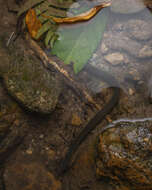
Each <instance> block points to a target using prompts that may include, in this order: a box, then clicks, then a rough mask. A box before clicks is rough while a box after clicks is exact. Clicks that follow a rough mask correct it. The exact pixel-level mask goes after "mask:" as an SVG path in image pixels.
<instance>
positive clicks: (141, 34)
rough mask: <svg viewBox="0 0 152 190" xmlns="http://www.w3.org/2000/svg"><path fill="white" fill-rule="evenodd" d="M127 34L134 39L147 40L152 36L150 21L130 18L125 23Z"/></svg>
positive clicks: (151, 23)
mask: <svg viewBox="0 0 152 190" xmlns="http://www.w3.org/2000/svg"><path fill="white" fill-rule="evenodd" d="M125 28H126V30H127V33H128V35H129V36H130V37H131V38H134V39H136V40H148V39H151V37H152V22H151V21H149V22H146V21H144V20H139V19H132V20H129V21H128V22H127V23H126V24H125Z"/></svg>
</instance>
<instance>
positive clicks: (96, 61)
mask: <svg viewBox="0 0 152 190" xmlns="http://www.w3.org/2000/svg"><path fill="white" fill-rule="evenodd" d="M82 2H83V1H82ZM82 2H81V3H82ZM75 4H76V3H74V4H72V5H71V7H72V8H69V11H68V12H67V15H70V14H69V12H72V11H73V7H76V6H78V5H75ZM77 4H78V3H77ZM88 4H89V6H90V7H91V3H90V2H89V3H88ZM94 5H96V4H95V3H92V7H93V6H94ZM143 6H144V5H143ZM71 10H72V11H71ZM105 12H106V13H105ZM134 12H135V13H131V14H130V13H129V14H122V13H119V11H117V13H115V12H113V11H112V10H111V8H110V7H109V8H105V9H103V10H101V11H100V12H99V13H98V14H97V15H96V16H95V17H94V18H92V19H91V20H89V21H87V22H82V23H75V24H64V25H63V24H62V25H59V27H58V28H57V31H56V33H58V34H59V35H60V33H61V31H63V30H66V31H67V30H71V33H72V36H70V35H69V36H68V35H67V36H66V37H67V39H68V40H69V41H70V40H74V39H75V38H76V39H75V42H74V44H73V49H74V48H75V47H76V46H77V43H80V42H79V41H80V39H82V36H81V35H84V34H82V33H83V31H81V32H82V33H81V32H80V38H79V36H78V34H77V32H76V30H79V29H81V28H82V27H84V29H85V27H88V25H89V24H91V23H92V22H93V20H94V19H96V17H100V18H101V24H103V21H102V19H103V17H107V18H106V19H107V21H106V28H105V31H104V34H103V36H102V40H101V41H100V40H99V41H100V43H98V44H97V48H95V50H94V51H93V52H92V54H90V57H89V60H88V61H87V62H88V64H91V65H93V66H94V67H95V68H97V69H98V70H100V69H101V70H103V71H107V72H108V73H110V74H111V75H113V76H114V77H115V78H116V80H117V81H118V83H119V85H118V87H120V88H121V89H122V90H123V91H124V92H125V93H127V94H128V93H129V89H130V88H134V87H135V86H136V85H138V84H139V85H140V84H144V85H147V86H148V88H151V83H150V82H149V79H150V76H151V71H152V40H151V39H152V38H151V37H152V32H151V31H152V14H151V12H150V10H149V9H148V8H143V10H141V11H134ZM105 14H106V16H105ZM98 24H99V23H98ZM93 26H95V25H93ZM97 27H98V26H97ZM88 30H89V28H88ZM92 31H95V32H92V34H90V35H89V38H92V40H90V43H91V44H89V43H88V42H87V40H82V45H81V46H80V47H81V50H80V51H81V52H80V53H81V55H83V52H84V53H85V51H86V49H87V47H88V46H93V45H92V41H94V39H96V38H98V36H97V35H98V33H97V32H96V30H95V29H94V28H92ZM85 32H87V31H85ZM99 35H101V34H99ZM99 39H100V38H99ZM58 41H60V43H61V42H62V41H64V39H63V36H62V35H61V36H59V38H58V40H57V43H58ZM65 48H66V46H63V47H61V48H60V49H59V51H60V52H62V51H63V52H64V50H65ZM73 49H71V51H70V50H69V53H67V52H66V56H64V59H63V60H66V61H67V60H68V61H69V63H72V64H75V63H76V59H75V61H74V63H73V61H70V58H69V57H70V56H71V52H72V51H73ZM81 55H80V56H81ZM61 59H62V55H61ZM78 59H79V56H78ZM84 69H85V68H84ZM89 76H90V75H89ZM81 80H82V79H81ZM82 82H83V81H82ZM85 83H86V81H85ZM110 83H111V82H110ZM148 84H149V85H148ZM87 86H88V88H89V89H91V90H92V91H93V92H94V93H98V92H99V91H100V90H101V88H102V86H103V83H101V81H99V80H96V79H95V77H94V76H90V80H89V81H88V83H87ZM106 86H107V87H108V86H109V84H108V85H106ZM110 86H111V85H110ZM103 87H105V85H104V86H103Z"/></svg>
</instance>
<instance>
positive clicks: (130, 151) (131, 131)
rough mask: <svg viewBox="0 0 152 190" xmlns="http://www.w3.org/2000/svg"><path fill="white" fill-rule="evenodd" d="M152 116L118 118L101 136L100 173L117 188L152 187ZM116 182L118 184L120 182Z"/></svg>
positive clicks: (134, 189)
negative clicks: (147, 117)
mask: <svg viewBox="0 0 152 190" xmlns="http://www.w3.org/2000/svg"><path fill="white" fill-rule="evenodd" d="M151 155H152V119H151V120H150V119H149V120H148V119H147V120H136V121H127V120H126V121H118V122H115V123H114V124H113V125H111V126H108V127H106V128H105V130H103V132H102V133H101V135H100V137H99V143H98V158H97V161H96V165H97V169H96V172H97V175H98V176H99V177H106V178H109V179H112V180H113V181H114V182H116V183H117V185H118V184H119V187H118V186H117V188H116V189H121V190H122V189H123V187H125V188H124V189H128V190H129V189H132V190H150V189H152V156H151ZM116 183H115V184H116Z"/></svg>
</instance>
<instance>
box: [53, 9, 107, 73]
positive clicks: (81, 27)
mask: <svg viewBox="0 0 152 190" xmlns="http://www.w3.org/2000/svg"><path fill="white" fill-rule="evenodd" d="M106 21H107V10H106V9H103V10H101V11H100V12H99V13H98V14H97V15H96V16H95V17H94V18H92V19H91V20H90V21H88V23H80V24H78V27H71V28H70V27H67V28H65V27H61V28H60V29H59V30H58V34H59V38H58V40H57V41H56V42H55V44H54V46H53V48H52V50H51V54H53V55H56V56H57V57H59V58H60V59H61V60H62V61H63V62H64V63H65V64H70V63H74V72H75V73H78V72H79V71H81V70H82V68H83V67H84V66H85V64H86V63H87V62H88V60H89V59H90V58H91V57H92V55H93V53H94V51H95V50H96V49H97V47H98V45H99V43H100V42H101V39H102V36H103V33H104V30H105V26H106Z"/></svg>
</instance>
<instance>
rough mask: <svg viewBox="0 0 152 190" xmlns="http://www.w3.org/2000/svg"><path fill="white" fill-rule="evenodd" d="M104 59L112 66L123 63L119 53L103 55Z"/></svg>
mask: <svg viewBox="0 0 152 190" xmlns="http://www.w3.org/2000/svg"><path fill="white" fill-rule="evenodd" d="M104 59H105V60H106V61H107V62H109V63H111V64H113V65H119V64H121V63H123V61H124V56H123V55H122V54H121V53H119V52H115V53H111V54H108V55H105V56H104Z"/></svg>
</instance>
